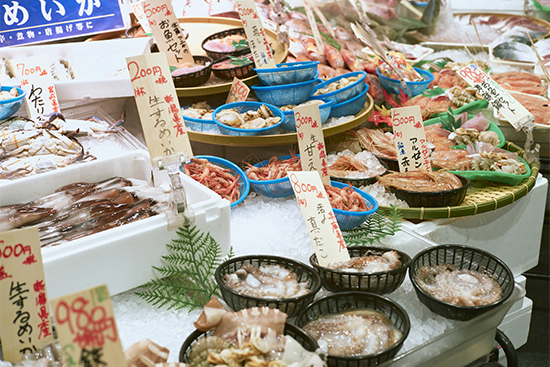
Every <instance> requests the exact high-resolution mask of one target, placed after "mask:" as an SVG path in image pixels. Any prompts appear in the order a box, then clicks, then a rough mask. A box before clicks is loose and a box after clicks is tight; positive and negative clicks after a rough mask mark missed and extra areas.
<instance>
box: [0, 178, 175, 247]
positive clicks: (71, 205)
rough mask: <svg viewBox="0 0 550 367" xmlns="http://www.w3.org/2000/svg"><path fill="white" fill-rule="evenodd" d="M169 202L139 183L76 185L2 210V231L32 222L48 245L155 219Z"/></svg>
mask: <svg viewBox="0 0 550 367" xmlns="http://www.w3.org/2000/svg"><path fill="white" fill-rule="evenodd" d="M151 196H154V197H155V199H156V200H155V199H153V198H152V197H151ZM167 203H168V195H167V194H166V193H164V191H162V190H161V189H157V188H153V187H150V186H149V185H147V184H146V183H145V182H143V181H140V180H127V179H124V178H121V177H115V178H113V179H110V180H106V181H103V182H98V183H95V182H94V183H86V182H76V183H74V184H70V185H66V186H63V187H61V188H59V189H57V190H56V191H55V192H54V193H52V194H50V195H47V196H44V197H42V198H39V199H36V200H33V201H31V202H28V203H21V204H18V205H8V206H4V207H1V208H0V231H7V230H11V229H15V228H19V227H21V226H25V225H28V224H30V223H32V224H33V225H38V228H39V233H40V243H41V244H42V246H45V245H48V244H56V243H60V242H64V241H71V240H75V239H78V238H81V237H84V236H87V235H91V234H94V233H97V232H101V231H104V230H107V229H110V228H114V227H117V226H121V225H124V224H126V223H130V222H134V221H136V220H141V219H145V218H148V217H151V216H154V215H156V214H158V213H159V212H161V211H163V210H165V209H166V208H167Z"/></svg>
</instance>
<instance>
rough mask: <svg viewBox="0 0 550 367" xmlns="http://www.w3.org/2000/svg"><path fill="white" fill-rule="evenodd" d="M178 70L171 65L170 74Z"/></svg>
mask: <svg viewBox="0 0 550 367" xmlns="http://www.w3.org/2000/svg"><path fill="white" fill-rule="evenodd" d="M177 68H178V67H177V66H172V65H170V72H171V73H173V72H174V70H177Z"/></svg>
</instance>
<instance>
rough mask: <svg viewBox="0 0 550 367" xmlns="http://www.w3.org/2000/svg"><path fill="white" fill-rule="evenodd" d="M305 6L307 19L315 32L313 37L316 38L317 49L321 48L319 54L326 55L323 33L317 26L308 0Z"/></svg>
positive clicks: (305, 0)
mask: <svg viewBox="0 0 550 367" xmlns="http://www.w3.org/2000/svg"><path fill="white" fill-rule="evenodd" d="M304 7H305V9H306V15H307V20H308V22H309V26H310V28H311V31H312V32H313V38H315V43H316V44H317V49H318V50H319V55H323V56H324V55H325V46H324V43H323V39H322V38H321V34H320V33H319V28H318V27H317V22H316V21H315V15H313V11H312V10H311V7H310V5H309V2H308V1H307V0H304Z"/></svg>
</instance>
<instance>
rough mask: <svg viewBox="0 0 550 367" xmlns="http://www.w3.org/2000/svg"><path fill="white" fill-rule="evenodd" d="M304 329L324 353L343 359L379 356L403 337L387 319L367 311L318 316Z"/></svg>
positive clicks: (379, 314)
mask: <svg viewBox="0 0 550 367" xmlns="http://www.w3.org/2000/svg"><path fill="white" fill-rule="evenodd" d="M303 329H304V331H305V332H307V333H308V334H310V335H311V336H312V337H313V338H314V339H316V340H317V343H318V344H319V347H320V348H321V350H322V351H323V352H325V353H328V354H330V355H335V356H346V357H355V356H364V355H369V354H374V353H378V352H380V351H383V350H385V349H388V348H389V347H391V346H392V345H394V344H395V343H397V342H398V341H399V340H400V339H401V337H402V335H403V334H402V333H401V331H399V330H398V329H397V328H395V327H394V326H393V325H392V324H391V322H390V321H389V320H388V318H387V317H386V316H384V315H382V314H381V313H379V312H376V311H373V310H367V309H365V310H353V311H348V312H344V313H341V314H336V315H327V316H321V317H319V318H318V319H315V320H312V321H310V322H308V323H307V324H305V325H304V327H303Z"/></svg>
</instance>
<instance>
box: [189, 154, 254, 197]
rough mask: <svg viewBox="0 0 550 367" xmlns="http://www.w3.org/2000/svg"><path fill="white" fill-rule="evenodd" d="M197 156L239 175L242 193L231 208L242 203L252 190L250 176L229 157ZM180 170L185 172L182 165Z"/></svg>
mask: <svg viewBox="0 0 550 367" xmlns="http://www.w3.org/2000/svg"><path fill="white" fill-rule="evenodd" d="M195 158H200V159H206V160H207V161H208V162H210V163H212V164H214V165H216V166H220V167H221V168H226V169H229V170H231V171H233V172H232V173H234V174H236V175H238V176H239V192H240V194H241V195H240V197H239V200H237V201H235V202H233V203H231V208H234V207H235V206H236V205H238V204H240V203H241V202H242V201H243V200H244V199H245V198H246V197H247V196H248V193H249V192H250V182H249V181H248V177H246V175H245V174H244V172H243V170H242V169H240V168H239V166H237V165H236V164H235V163H233V162H231V161H228V160H227V159H223V158H220V157H214V156H212V155H197V156H195ZM180 170H181V171H182V172H183V169H182V168H181V167H180Z"/></svg>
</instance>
